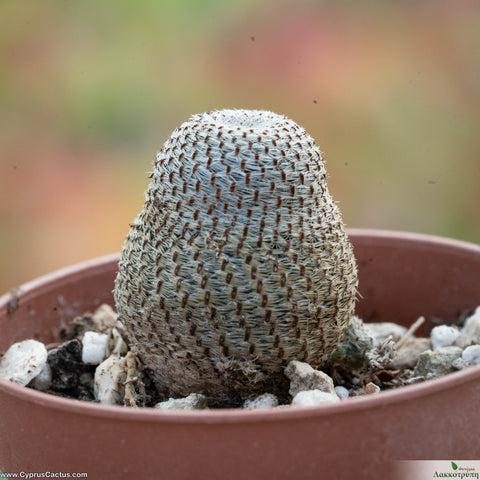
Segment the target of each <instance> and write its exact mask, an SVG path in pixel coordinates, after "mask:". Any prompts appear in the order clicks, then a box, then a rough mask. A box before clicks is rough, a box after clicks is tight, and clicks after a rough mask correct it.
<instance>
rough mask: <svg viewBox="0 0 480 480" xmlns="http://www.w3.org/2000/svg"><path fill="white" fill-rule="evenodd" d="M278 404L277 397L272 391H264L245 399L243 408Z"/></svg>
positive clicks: (268, 406)
mask: <svg viewBox="0 0 480 480" xmlns="http://www.w3.org/2000/svg"><path fill="white" fill-rule="evenodd" d="M277 406H278V398H277V397H276V396H275V395H273V393H264V394H263V395H260V396H258V397H256V398H254V399H252V400H245V402H244V404H243V408H247V409H253V408H271V407H277Z"/></svg>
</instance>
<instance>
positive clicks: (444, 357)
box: [413, 346, 462, 379]
mask: <svg viewBox="0 0 480 480" xmlns="http://www.w3.org/2000/svg"><path fill="white" fill-rule="evenodd" d="M461 355H462V349H461V348H459V347H454V346H450V347H439V348H437V349H436V350H433V351H432V350H427V351H425V352H423V353H421V354H420V357H419V359H418V363H417V365H416V366H415V370H414V372H413V373H414V376H422V377H424V378H425V379H430V378H435V377H440V376H442V375H445V374H447V373H450V372H451V371H453V369H454V368H453V366H452V364H453V362H454V361H455V360H456V359H457V358H460V356H461Z"/></svg>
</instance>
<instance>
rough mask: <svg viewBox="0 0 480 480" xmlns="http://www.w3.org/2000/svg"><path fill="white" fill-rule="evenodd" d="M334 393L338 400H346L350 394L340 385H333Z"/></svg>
mask: <svg viewBox="0 0 480 480" xmlns="http://www.w3.org/2000/svg"><path fill="white" fill-rule="evenodd" d="M335 393H336V394H337V396H338V398H339V399H340V400H346V399H347V398H348V397H349V396H350V392H349V391H348V390H347V389H346V388H345V387H342V386H341V385H338V386H337V387H335Z"/></svg>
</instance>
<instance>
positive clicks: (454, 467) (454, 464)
mask: <svg viewBox="0 0 480 480" xmlns="http://www.w3.org/2000/svg"><path fill="white" fill-rule="evenodd" d="M452 468H453V469H454V470H456V469H457V468H458V466H457V464H456V463H455V462H452Z"/></svg>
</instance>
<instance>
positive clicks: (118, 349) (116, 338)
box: [108, 328, 128, 356]
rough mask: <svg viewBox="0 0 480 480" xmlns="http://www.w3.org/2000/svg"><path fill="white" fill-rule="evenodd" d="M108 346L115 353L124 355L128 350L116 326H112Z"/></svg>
mask: <svg viewBox="0 0 480 480" xmlns="http://www.w3.org/2000/svg"><path fill="white" fill-rule="evenodd" d="M108 348H109V351H110V353H113V354H115V355H120V356H124V355H126V354H127V352H128V346H127V344H126V342H125V340H124V339H123V337H122V335H120V332H119V331H118V329H117V328H112V331H111V332H110V338H109V345H108Z"/></svg>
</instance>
